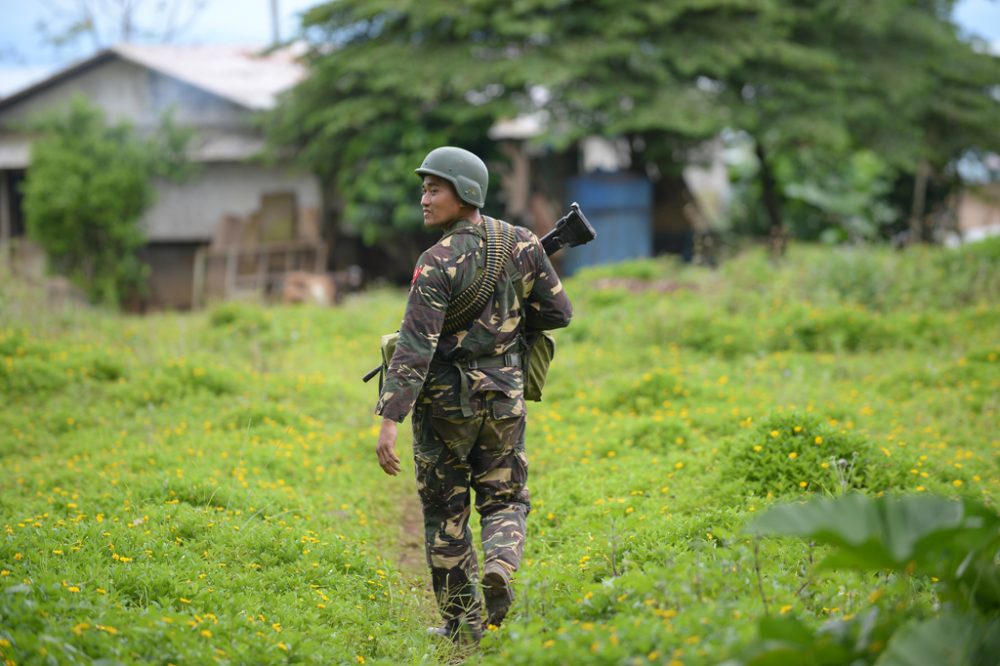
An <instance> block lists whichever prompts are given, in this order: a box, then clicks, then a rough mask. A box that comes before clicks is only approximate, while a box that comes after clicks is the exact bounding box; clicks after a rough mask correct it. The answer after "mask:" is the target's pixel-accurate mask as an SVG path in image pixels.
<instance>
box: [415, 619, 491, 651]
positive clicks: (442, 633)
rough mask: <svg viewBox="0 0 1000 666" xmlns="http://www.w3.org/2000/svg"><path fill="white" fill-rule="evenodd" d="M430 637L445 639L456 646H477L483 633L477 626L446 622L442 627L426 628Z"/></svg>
mask: <svg viewBox="0 0 1000 666" xmlns="http://www.w3.org/2000/svg"><path fill="white" fill-rule="evenodd" d="M427 633H428V635H430V636H439V637H441V638H447V639H449V640H450V641H451V642H453V643H456V644H458V645H479V641H480V640H481V639H482V636H483V631H482V628H481V627H480V626H478V625H475V626H473V625H471V624H468V623H465V622H462V623H457V622H448V623H446V624H445V625H444V626H443V627H427Z"/></svg>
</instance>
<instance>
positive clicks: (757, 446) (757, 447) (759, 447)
mask: <svg viewBox="0 0 1000 666" xmlns="http://www.w3.org/2000/svg"><path fill="white" fill-rule="evenodd" d="M763 448H764V447H763V446H761V445H760V444H757V445H756V446H754V447H753V452H754V453H760V452H761V450H762V449H763Z"/></svg>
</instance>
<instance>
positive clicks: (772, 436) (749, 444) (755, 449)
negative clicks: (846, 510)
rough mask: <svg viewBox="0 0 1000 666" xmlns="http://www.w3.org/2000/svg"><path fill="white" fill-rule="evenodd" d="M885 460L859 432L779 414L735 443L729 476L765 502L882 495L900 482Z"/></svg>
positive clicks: (801, 416)
mask: <svg viewBox="0 0 1000 666" xmlns="http://www.w3.org/2000/svg"><path fill="white" fill-rule="evenodd" d="M886 457H887V456H884V455H882V454H881V453H879V452H878V451H877V449H876V447H875V446H874V445H873V444H872V443H871V442H869V441H867V440H866V439H865V438H864V437H862V436H860V435H859V434H858V433H855V432H850V431H847V430H845V429H843V428H839V427H837V426H835V425H833V424H831V423H829V422H826V421H823V420H821V419H820V418H818V417H816V416H815V415H811V414H780V415H774V416H771V417H769V418H766V419H764V420H763V421H762V422H761V423H759V424H758V425H757V426H756V428H755V429H754V430H753V431H749V432H747V433H745V434H744V436H743V437H741V438H740V440H739V441H738V442H737V443H735V445H734V447H733V449H732V462H731V465H730V472H731V474H732V475H733V476H734V478H736V479H738V480H739V481H740V482H741V483H743V484H744V487H745V488H746V489H747V490H748V491H750V492H752V493H754V494H757V495H762V496H763V495H766V496H769V497H770V496H772V495H773V496H777V497H780V496H783V495H789V494H795V493H800V492H810V493H812V492H816V493H826V494H831V495H832V494H839V493H844V492H846V491H847V490H871V491H881V490H887V489H889V488H892V487H893V482H894V481H897V480H898V479H897V478H895V477H894V475H893V474H892V472H891V469H886V468H887V467H889V465H887V464H886ZM879 458H881V460H880V459H879Z"/></svg>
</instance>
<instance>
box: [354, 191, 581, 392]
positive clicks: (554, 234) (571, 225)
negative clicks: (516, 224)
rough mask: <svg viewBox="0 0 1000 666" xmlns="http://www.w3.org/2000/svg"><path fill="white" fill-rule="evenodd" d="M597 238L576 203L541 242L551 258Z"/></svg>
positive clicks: (374, 372) (368, 377) (366, 379)
mask: <svg viewBox="0 0 1000 666" xmlns="http://www.w3.org/2000/svg"><path fill="white" fill-rule="evenodd" d="M595 238H597V232H596V231H594V227H593V226H592V225H591V224H590V220H588V219H587V216H586V215H584V214H583V211H582V210H580V204H578V203H576V202H575V201H574V202H573V203H572V204H570V207H569V212H568V213H566V214H565V215H563V216H562V217H561V218H559V220H558V221H557V222H556V226H555V228H554V229H552V231H550V232H548V233H547V234H545V235H544V236H542V237H541V238H540V239H539V241H540V242H541V244H542V249H543V250H545V254H546V256H549V257H551V256H552V255H553V254H555V253H556V252H558V251H559V250H561V249H563V248H564V247H576V246H577V245H585V244H587V243H589V242H590V241H592V240H594V239H595ZM381 369H382V365H381V364H379V365H377V366H375V367H374V368H373V369H372V370H371V372H369V373H368V374H367V375H365V376H364V377H362V381H363V382H365V383H366V384H367V383H368V382H369V381H371V379H372V378H373V377H375V375H377V374H378V373H379V370H381Z"/></svg>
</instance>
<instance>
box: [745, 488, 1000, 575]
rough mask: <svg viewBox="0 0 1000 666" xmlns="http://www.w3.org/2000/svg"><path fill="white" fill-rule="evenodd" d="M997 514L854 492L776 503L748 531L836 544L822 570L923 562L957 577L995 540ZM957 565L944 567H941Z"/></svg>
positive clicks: (965, 504)
mask: <svg viewBox="0 0 1000 666" xmlns="http://www.w3.org/2000/svg"><path fill="white" fill-rule="evenodd" d="M998 525H1000V520H998V518H997V516H996V515H995V514H992V513H991V512H989V511H988V510H986V509H985V508H984V507H982V506H979V505H976V504H974V503H972V502H970V501H960V500H951V499H946V498H942V497H936V496H933V495H910V496H904V497H898V498H889V497H879V498H869V497H866V496H864V495H859V494H852V495H846V496H843V497H839V498H835V499H827V498H823V499H818V500H813V501H811V502H809V503H807V504H798V505H792V504H786V505H781V506H776V507H774V508H772V509H771V510H769V511H767V512H766V513H765V514H763V515H762V516H760V517H759V518H758V519H757V520H756V521H754V522H753V523H751V524H750V525H749V526H748V528H747V531H749V532H750V533H751V534H756V535H784V536H798V537H802V538H808V539H812V540H814V541H818V542H820V543H825V544H829V545H832V546H837V547H839V550H836V551H834V553H832V554H831V555H830V557H828V558H827V560H825V561H824V562H823V566H824V567H825V568H856V569H869V568H872V569H896V570H906V569H907V568H908V567H911V566H915V565H918V564H920V565H923V566H924V567H925V568H928V569H930V571H925V573H934V574H944V575H947V576H949V577H950V578H953V579H954V578H958V577H959V575H958V571H957V565H958V563H959V562H961V561H962V560H963V559H964V558H965V557H966V556H967V555H968V554H969V552H975V551H978V550H982V549H983V548H984V547H985V546H987V545H988V544H989V543H990V542H991V541H993V540H995V539H996V536H997V527H998ZM943 564H946V565H947V567H950V566H952V565H953V564H954V566H955V569H954V570H952V571H948V570H947V567H945V570H944V571H942V570H941V569H942V568H943V567H942V565H943Z"/></svg>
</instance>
